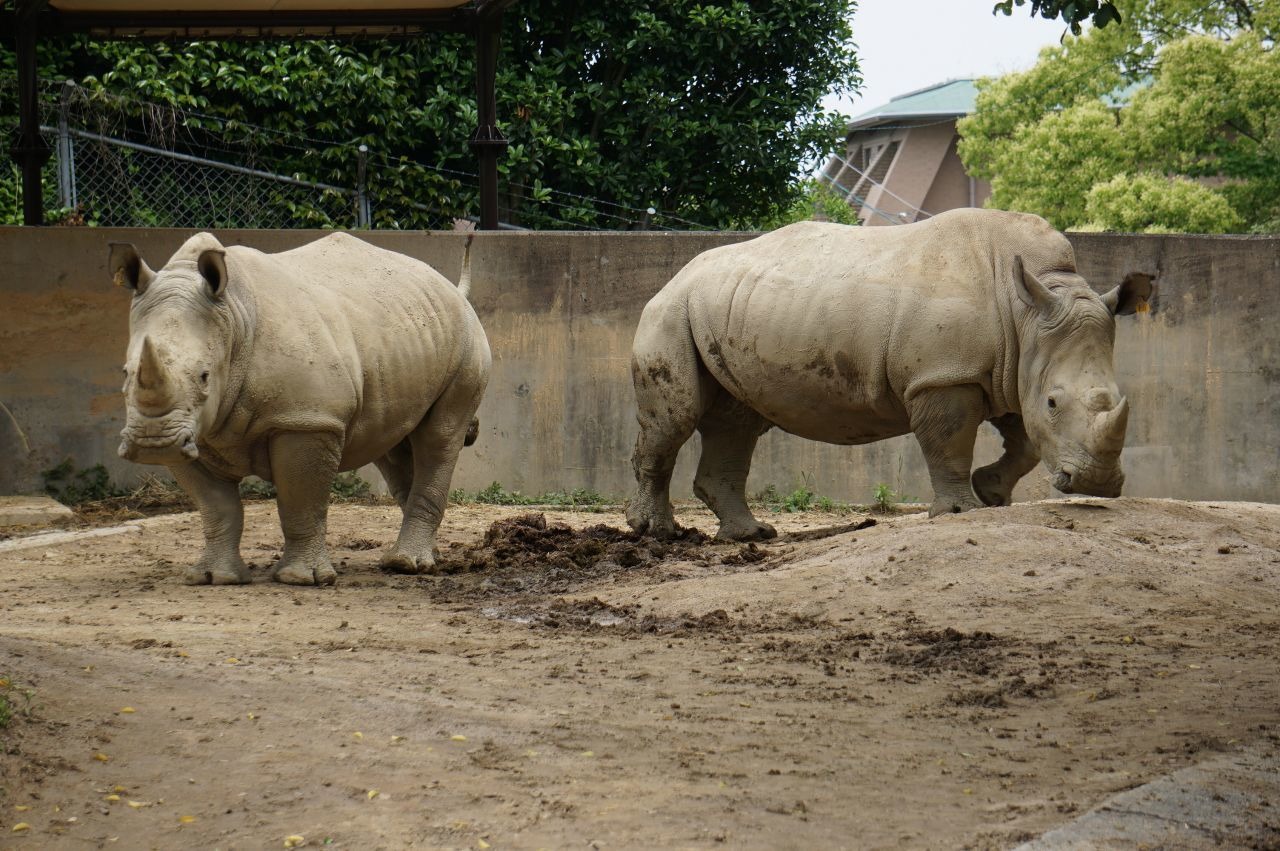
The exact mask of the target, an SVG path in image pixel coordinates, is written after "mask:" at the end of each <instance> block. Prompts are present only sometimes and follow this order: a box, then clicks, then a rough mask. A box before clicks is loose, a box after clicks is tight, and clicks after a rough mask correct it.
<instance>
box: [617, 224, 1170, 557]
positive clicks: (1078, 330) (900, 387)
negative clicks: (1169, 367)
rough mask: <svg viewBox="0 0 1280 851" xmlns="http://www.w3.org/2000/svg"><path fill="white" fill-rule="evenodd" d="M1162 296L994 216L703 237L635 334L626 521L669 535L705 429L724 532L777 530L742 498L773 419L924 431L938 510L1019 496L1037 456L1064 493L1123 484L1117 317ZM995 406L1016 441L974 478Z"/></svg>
mask: <svg viewBox="0 0 1280 851" xmlns="http://www.w3.org/2000/svg"><path fill="white" fill-rule="evenodd" d="M1150 293H1151V278H1150V277H1149V276H1147V275H1142V274H1131V275H1129V276H1127V277H1126V278H1125V280H1124V283H1122V284H1121V285H1120V286H1118V287H1116V288H1115V289H1114V290H1112V291H1111V292H1109V293H1107V294H1106V295H1104V296H1101V297H1099V296H1098V295H1096V294H1095V293H1094V292H1093V290H1091V289H1090V288H1089V286H1088V284H1087V283H1086V282H1085V280H1084V279H1083V278H1082V277H1080V275H1079V274H1077V273H1076V265H1075V257H1074V255H1073V253H1072V250H1071V245H1070V243H1068V242H1067V240H1066V238H1065V237H1063V236H1062V234H1060V233H1058V232H1057V231H1055V230H1054V229H1053V228H1052V227H1050V226H1049V224H1048V223H1047V222H1045V221H1044V220H1043V219H1040V218H1038V217H1036V216H1029V215H1022V214H1015V213H1004V212H997V211H992V210H956V211H952V212H948V213H943V214H941V215H938V216H935V217H933V218H931V219H928V220H927V221H924V222H921V223H919V224H912V225H906V226H901V227H865V228H858V227H848V226H844V225H837V224H827V223H819V222H804V223H801V224H795V225H791V226H789V227H784V228H782V229H780V230H777V231H775V232H773V233H770V234H766V235H764V236H761V237H758V238H757V239H753V240H751V241H749V242H745V243H740V244H737V245H728V246H724V247H721V248H716V249H713V250H711V251H707V252H705V253H704V254H701V255H700V256H698V257H696V258H694V259H693V261H692V262H690V263H689V264H688V265H687V266H685V267H684V269H682V270H681V271H680V273H679V274H677V275H676V276H675V278H673V279H672V280H671V282H670V283H668V284H667V285H666V286H665V287H664V288H663V289H662V291H661V292H659V293H658V294H657V295H656V296H654V297H653V299H652V300H651V301H650V302H649V304H648V305H647V306H646V307H645V310H644V314H643V316H642V317H641V319H640V325H639V328H638V329H637V330H636V336H635V344H634V348H633V352H632V361H631V368H632V380H633V382H634V384H635V391H636V400H637V402H638V404H639V420H640V435H639V438H638V440H637V442H636V450H635V455H634V457H633V464H634V467H635V474H636V480H637V483H638V486H639V487H638V491H637V493H636V495H635V497H634V498H633V499H632V501H631V503H630V506H629V508H628V511H627V520H628V522H629V523H630V524H631V526H632V527H633V528H635V529H636V530H639V531H642V532H649V533H652V534H654V535H657V536H667V535H671V534H673V532H674V530H675V528H676V526H675V520H674V518H673V516H672V513H671V503H670V498H669V487H670V482H671V471H672V468H673V466H674V464H675V460H676V453H677V451H678V450H679V448H680V446H681V445H682V444H683V443H684V442H685V441H686V440H688V439H689V437H690V436H691V435H692V434H693V432H694V430H695V429H697V430H698V431H699V432H700V433H701V435H702V457H701V459H700V460H699V463H698V472H697V476H696V478H695V480H694V492H695V493H696V494H697V495H698V497H699V498H701V499H702V501H703V502H705V503H706V504H707V505H708V506H709V507H710V508H711V510H712V511H714V512H715V513H716V516H717V517H718V518H719V519H720V530H719V537H721V538H725V539H732V540H747V539H751V538H770V537H773V535H774V530H773V529H772V528H771V527H770V526H768V525H767V524H765V523H761V522H759V521H757V520H756V518H755V517H754V516H752V514H751V512H750V510H749V509H748V508H747V503H746V499H745V494H744V491H745V486H746V480H747V472H748V470H749V469H750V467H751V454H752V451H753V450H754V449H755V445H756V440H757V438H759V437H760V435H761V434H763V433H764V432H766V431H768V430H769V429H770V428H772V427H774V426H777V427H778V428H781V429H783V430H785V431H788V432H790V433H792V434H796V435H799V436H800V437H805V438H809V439H811V440H820V441H823V442H826V443H838V444H862V443H871V442H873V441H877V440H884V439H885V438H888V437H894V436H897V435H901V434H906V433H908V432H914V433H915V435H916V439H917V440H918V441H919V442H920V447H921V448H922V449H923V450H924V457H925V461H926V462H927V463H928V466H929V475H930V479H931V480H932V482H933V490H934V501H933V505H932V506H931V508H930V510H929V514H930V516H936V515H938V514H941V513H944V512H958V511H965V510H967V509H970V508H976V507H979V506H980V505H982V504H986V505H1005V504H1008V502H1009V500H1010V498H1011V493H1012V491H1013V486H1014V484H1015V483H1016V482H1017V481H1018V479H1020V478H1021V477H1022V476H1024V475H1025V474H1026V473H1028V472H1030V471H1031V469H1032V468H1033V467H1034V466H1035V465H1036V463H1037V462H1038V461H1040V460H1041V459H1043V460H1044V462H1045V464H1046V465H1047V466H1048V467H1049V469H1050V470H1051V471H1052V473H1053V483H1054V486H1055V487H1057V488H1058V489H1059V490H1061V491H1064V492H1068V493H1086V494H1095V495H1100V496H1116V495H1118V494H1119V493H1120V487H1121V484H1122V482H1123V479H1124V477H1123V474H1122V473H1121V471H1120V450H1121V447H1122V446H1123V444H1124V432H1125V426H1126V423H1127V419H1128V405H1127V402H1126V401H1125V400H1124V399H1123V398H1122V397H1121V396H1120V393H1119V391H1118V390H1117V388H1116V382H1115V376H1114V371H1113V368H1112V344H1113V339H1114V335H1115V316H1116V314H1119V313H1132V312H1133V311H1134V310H1135V309H1136V307H1137V305H1138V303H1139V302H1141V301H1142V300H1144V299H1146V298H1147V297H1148V296H1149V295H1150ZM983 420H990V421H991V423H992V424H993V425H994V426H995V427H996V428H997V429H999V431H1000V433H1001V435H1002V436H1003V438H1004V455H1003V456H1002V457H1001V458H1000V459H999V460H998V461H996V462H995V463H994V464H990V465H988V466H986V467H983V468H981V469H979V470H977V471H975V472H974V473H973V474H972V479H971V476H970V468H971V466H972V462H973V445H974V439H975V437H976V435H977V430H978V426H979V425H980V424H981V423H982V421H983ZM971 481H972V484H971ZM975 491H976V493H977V496H976V497H975V495H974V494H975Z"/></svg>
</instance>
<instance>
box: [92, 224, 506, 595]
mask: <svg viewBox="0 0 1280 851" xmlns="http://www.w3.org/2000/svg"><path fill="white" fill-rule="evenodd" d="M468 248H469V246H468ZM468 259H469V258H468V257H467V256H465V255H464V270H463V271H464V274H463V281H461V282H460V284H459V286H458V287H455V286H454V285H453V284H451V283H450V282H449V281H448V280H447V279H446V278H444V277H443V276H442V275H440V274H439V273H438V272H436V271H435V270H434V269H432V268H431V267H430V266H428V265H427V264H425V263H422V262H419V261H417V260H414V259H412V258H409V257H406V256H404V255H402V254H397V253H395V252H391V251H385V250H383V249H381V248H377V247H375V246H373V245H370V244H368V243H366V242H363V241H362V240H359V239H357V238H355V237H353V236H350V235H348V234H344V233H334V234H331V235H329V236H326V237H324V238H323V239H320V240H317V241H315V242H312V243H310V244H308V245H304V246H302V247H300V248H296V249H294V250H292V251H284V252H281V253H278V254H264V253H262V252H260V251H257V250H255V249H252V248H247V247H241V246H231V247H227V248H224V247H223V246H222V245H221V244H220V243H219V242H218V240H217V239H216V238H215V237H214V236H212V235H211V234H208V233H201V234H197V235H196V236H193V237H191V238H190V239H188V240H187V241H186V242H185V243H184V244H183V246H182V247H181V248H179V249H178V251H177V253H176V254H174V255H173V257H171V258H170V259H169V262H168V263H166V264H165V266H164V267H163V268H162V269H160V270H158V271H152V270H151V269H149V268H148V267H147V265H146V263H145V262H143V260H142V258H141V257H140V256H139V254H138V251H137V249H135V248H134V247H133V246H132V245H128V244H113V245H112V246H111V254H110V259H109V268H110V270H111V272H112V274H113V276H114V279H115V282H116V283H117V284H118V285H122V286H126V287H128V288H129V289H130V290H132V291H133V303H132V306H131V308H130V311H129V347H128V353H127V357H126V361H125V366H124V373H125V382H124V394H125V402H126V409H127V411H126V425H125V428H124V430H123V431H122V432H121V436H122V437H123V442H122V443H121V444H120V450H119V454H120V455H121V457H123V458H127V459H130V460H133V461H137V462H139V463H144V464H163V465H165V466H166V467H168V468H169V470H170V472H171V473H172V474H173V477H174V479H175V480H176V481H177V482H178V484H179V485H180V486H181V487H182V489H183V490H184V491H186V492H187V494H189V495H190V497H191V498H192V500H193V501H194V502H195V503H196V506H197V507H198V508H199V510H200V514H201V517H202V519H203V524H204V539H205V541H204V543H205V546H204V553H203V555H202V556H201V557H200V559H199V561H197V562H196V563H195V564H194V565H193V566H191V567H190V568H188V569H187V570H186V573H185V576H184V578H185V580H186V581H187V582H188V583H192V584H207V583H212V584H215V585H217V584H232V583H243V582H248V581H249V580H250V576H249V571H248V570H247V569H246V567H245V563H244V561H243V560H242V559H241V557H240V535H241V531H242V528H243V521H244V511H243V507H242V505H241V502H240V494H239V490H238V483H239V482H240V481H241V479H243V478H244V477H246V476H249V475H250V474H252V475H255V476H259V477H261V478H262V479H266V480H268V481H270V482H273V483H274V484H275V487H276V491H277V504H278V506H279V513H280V525H281V527H282V528H283V531H284V540H285V544H284V554H283V555H282V556H281V558H280V560H279V562H278V563H277V565H276V568H275V571H274V578H275V579H276V580H277V581H279V582H287V583H291V584H296V585H311V584H317V585H322V584H332V583H333V582H334V581H335V579H336V576H337V574H336V573H335V571H334V568H333V564H332V562H331V561H330V559H329V555H328V553H327V551H326V549H325V521H326V513H327V509H328V503H329V491H330V486H331V484H332V482H333V480H334V476H335V474H336V473H338V472H339V471H342V470H353V469H356V468H357V467H360V466H362V465H364V464H368V463H370V462H372V463H374V464H376V465H377V467H378V469H379V471H381V473H382V475H383V477H384V478H385V479H386V481H387V485H388V488H389V490H390V491H391V493H392V495H393V496H394V497H395V498H396V500H397V501H398V502H399V503H400V507H401V509H402V511H403V515H404V522H403V524H402V526H401V528H400V535H399V537H398V539H397V540H396V543H395V545H394V546H393V547H391V549H390V550H389V551H388V552H387V553H385V554H384V555H383V557H382V560H381V564H382V566H383V568H384V569H387V570H391V571H395V572H400V573H424V572H430V571H432V570H433V567H434V564H435V562H434V556H433V548H434V545H435V537H436V529H437V527H438V526H439V525H440V519H441V517H442V515H443V513H444V507H445V502H446V500H447V497H448V493H449V481H450V478H451V477H452V475H453V468H454V465H455V463H456V462H457V459H458V454H459V452H460V450H461V449H462V446H463V444H464V441H468V436H469V435H470V438H471V439H474V435H475V427H474V425H473V417H474V415H475V411H476V408H477V407H478V406H479V404H480V398H481V396H482V395H483V394H484V390H485V385H486V383H487V382H488V377H489V366H490V354H489V344H488V341H487V340H486V338H485V334H484V330H483V329H482V328H481V327H480V322H479V320H478V319H477V318H476V314H475V311H474V310H472V308H471V305H470V303H469V302H468V300H467V289H468V286H469V275H468V274H467V273H468V271H469V264H468V263H467V260H468Z"/></svg>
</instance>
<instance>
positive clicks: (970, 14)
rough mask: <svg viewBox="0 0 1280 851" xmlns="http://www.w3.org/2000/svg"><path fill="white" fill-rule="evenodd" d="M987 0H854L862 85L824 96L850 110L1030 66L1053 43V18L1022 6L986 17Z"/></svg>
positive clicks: (1058, 30)
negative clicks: (847, 93)
mask: <svg viewBox="0 0 1280 851" xmlns="http://www.w3.org/2000/svg"><path fill="white" fill-rule="evenodd" d="M994 5H995V0H859V2H858V11H857V12H856V13H854V16H853V40H854V43H855V44H857V45H858V61H859V63H860V64H861V66H862V80H863V82H862V91H861V93H860V94H859V95H857V96H856V97H853V98H835V97H831V98H828V99H827V101H826V104H827V106H828V107H836V106H839V107H840V108H841V109H842V111H844V112H845V113H846V114H848V115H851V116H856V115H858V114H860V113H863V112H866V111H867V110H869V109H872V108H874V107H877V106H880V105H881V104H883V103H886V102H887V101H888V100H889V99H890V98H891V97H894V96H895V95H900V94H905V93H907V92H910V91H914V90H916V89H922V88H924V87H926V86H930V85H932V84H934V83H939V82H942V81H943V80H947V79H950V78H952V77H979V76H985V75H996V74H1003V73H1007V72H1009V71H1018V70H1021V69H1024V68H1029V67H1030V66H1031V65H1033V64H1035V60H1036V55H1037V54H1038V53H1039V51H1040V48H1041V47H1043V46H1045V45H1047V44H1056V43H1057V41H1058V39H1059V38H1061V36H1062V33H1063V31H1064V30H1065V29H1066V27H1065V26H1063V24H1062V22H1061V21H1046V20H1044V19H1042V18H1032V17H1031V13H1030V6H1023V7H1021V8H1015V9H1014V12H1013V16H1012V17H1008V18H1006V17H1005V16H1004V15H998V16H993V15H992V14H991V7H992V6H994Z"/></svg>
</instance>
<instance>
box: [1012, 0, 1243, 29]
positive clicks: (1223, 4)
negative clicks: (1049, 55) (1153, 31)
mask: <svg viewBox="0 0 1280 851" xmlns="http://www.w3.org/2000/svg"><path fill="white" fill-rule="evenodd" d="M1026 5H1030V6H1031V14H1032V16H1035V15H1039V16H1040V17H1042V18H1048V19H1049V20H1056V19H1058V18H1061V19H1062V22H1063V23H1064V24H1066V25H1067V26H1069V27H1070V28H1071V32H1072V33H1074V34H1075V35H1080V32H1081V30H1082V27H1081V24H1083V23H1085V22H1086V21H1088V22H1090V23H1092V24H1093V25H1094V26H1095V27H1099V28H1101V27H1105V26H1106V25H1107V24H1111V23H1120V22H1121V21H1122V20H1124V19H1125V16H1124V15H1122V14H1121V12H1120V7H1121V6H1124V5H1125V4H1124V2H1123V0H1001V2H999V3H996V4H995V7H994V8H993V9H992V10H991V11H992V14H998V13H1003V14H1004V15H1012V14H1013V7H1014V6H1018V7H1022V6H1026ZM1149 5H1155V4H1149ZM1180 5H1181V6H1182V8H1181V9H1179V10H1177V11H1179V12H1182V13H1184V14H1195V15H1199V16H1207V17H1213V18H1216V19H1218V20H1220V21H1222V22H1224V24H1225V23H1226V22H1228V21H1230V22H1231V23H1230V25H1231V26H1233V27H1235V28H1237V29H1245V28H1248V27H1250V26H1252V25H1253V23H1254V11H1255V7H1256V6H1258V5H1260V4H1258V3H1256V2H1252V0H1215V2H1209V3H1207V4H1206V3H1203V2H1194V6H1193V5H1192V4H1191V3H1183V4H1180ZM1126 14H1127V13H1126ZM1139 17H1143V16H1142V15H1141V11H1140V12H1139Z"/></svg>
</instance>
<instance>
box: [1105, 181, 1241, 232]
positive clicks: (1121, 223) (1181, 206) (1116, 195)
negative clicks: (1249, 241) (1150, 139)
mask: <svg viewBox="0 0 1280 851" xmlns="http://www.w3.org/2000/svg"><path fill="white" fill-rule="evenodd" d="M1085 210H1086V218H1087V219H1088V221H1089V224H1088V225H1087V227H1086V229H1088V230H1107V231H1123V232H1127V233H1230V232H1232V231H1235V230H1238V229H1239V228H1240V226H1241V225H1242V224H1243V222H1242V220H1241V218H1240V216H1239V215H1237V214H1236V211H1235V210H1233V209H1232V208H1231V204H1230V203H1229V202H1228V201H1227V199H1226V198H1225V197H1223V195H1222V194H1221V193H1220V192H1217V191H1216V190H1214V189H1211V188H1210V187H1208V186H1204V185H1203V184H1200V183H1196V182H1195V181H1194V180H1189V179H1187V178H1185V177H1164V176H1162V175H1158V174H1150V173H1146V174H1136V175H1128V174H1119V175H1116V176H1115V177H1113V178H1112V179H1111V180H1108V181H1106V182H1105V183H1099V184H1098V185H1096V186H1094V187H1093V188H1092V189H1090V190H1089V194H1088V197H1087V199H1086V201H1085Z"/></svg>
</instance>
